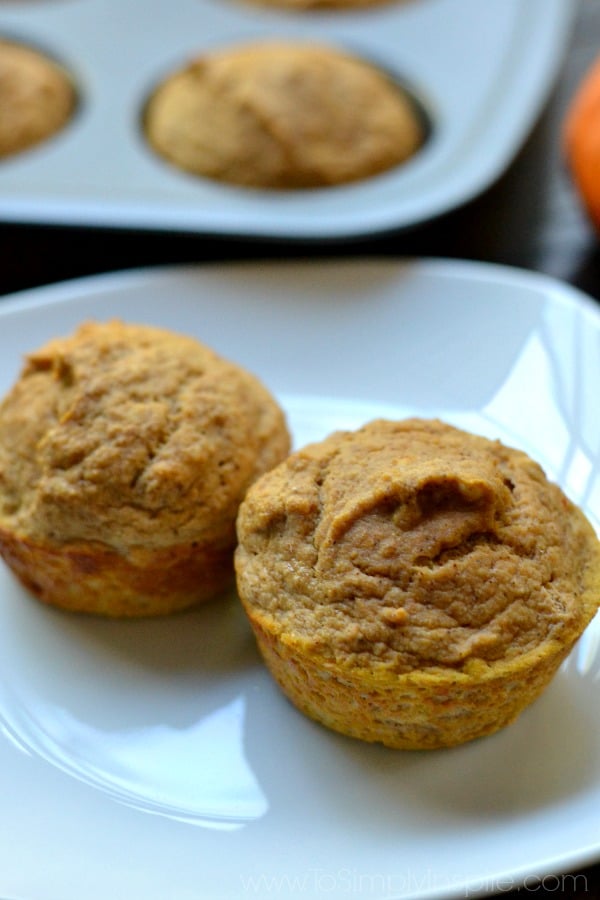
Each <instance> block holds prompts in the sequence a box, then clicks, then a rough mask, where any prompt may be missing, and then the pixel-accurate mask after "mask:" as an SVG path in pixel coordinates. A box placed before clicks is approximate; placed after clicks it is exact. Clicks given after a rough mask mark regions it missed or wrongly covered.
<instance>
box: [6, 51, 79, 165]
mask: <svg viewBox="0 0 600 900" xmlns="http://www.w3.org/2000/svg"><path fill="white" fill-rule="evenodd" d="M75 104H76V96H75V91H74V88H73V85H72V84H71V81H70V79H69V78H68V76H67V74H66V73H65V72H63V70H62V69H61V68H60V66H59V65H57V64H56V63H55V62H54V61H53V60H51V59H49V58H48V57H46V56H44V55H43V54H42V53H40V52H38V51H37V50H34V49H33V48H31V47H26V46H24V45H22V44H16V43H13V42H12V41H6V40H3V39H0V158H1V157H3V156H9V155H10V154H13V153H17V152H19V151H21V150H25V149H26V148H27V147H31V146H33V145H34V144H38V143H39V142H40V141H42V140H44V139H46V138H47V137H49V136H50V135H52V134H54V133H55V132H56V131H58V130H59V129H60V128H62V127H63V125H65V124H66V122H67V121H68V120H69V119H70V117H71V116H72V114H73V111H74V109H75Z"/></svg>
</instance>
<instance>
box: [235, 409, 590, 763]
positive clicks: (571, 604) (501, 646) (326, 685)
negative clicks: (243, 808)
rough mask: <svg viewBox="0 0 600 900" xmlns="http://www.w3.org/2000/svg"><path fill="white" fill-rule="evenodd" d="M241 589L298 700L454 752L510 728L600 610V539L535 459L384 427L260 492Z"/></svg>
mask: <svg viewBox="0 0 600 900" xmlns="http://www.w3.org/2000/svg"><path fill="white" fill-rule="evenodd" d="M238 540H239V546H238V549H237V551H236V572H237V582H238V591H239V595H240V597H241V600H242V603H243V605H244V608H245V610H246V612H247V614H248V617H249V620H250V622H251V624H252V627H253V629H254V632H255V635H256V638H257V641H258V645H259V648H260V650H261V652H262V654H263V656H264V659H265V662H266V664H267V666H268V667H269V669H270V670H271V672H272V674H273V676H274V677H275V679H276V680H277V681H278V683H279V685H280V686H281V688H282V689H283V691H284V692H285V694H286V695H287V696H288V697H289V699H290V700H291V701H292V702H293V703H294V704H295V705H296V706H297V707H298V708H299V709H300V710H302V711H303V712H304V713H306V714H307V715H308V716H310V717H312V718H313V719H316V720H317V721H318V722H321V723H322V724H324V725H326V726H328V727H329V728H332V729H334V730H336V731H340V732H342V733H344V734H346V735H350V736H353V737H356V738H361V739H363V740H365V741H379V742H382V743H383V744H385V745H387V746H389V747H395V748H403V749H425V748H437V747H447V746H451V745H454V744H460V743H462V742H465V741H469V740H472V739H474V738H479V737H482V736H484V735H489V734H491V733H493V732H495V731H497V730H498V729H500V728H502V727H504V726H506V725H508V723H510V722H512V721H513V720H514V719H515V718H516V717H517V716H518V715H519V713H520V712H521V711H522V710H523V709H524V708H525V707H526V706H527V705H528V704H530V703H531V702H532V701H533V700H534V699H535V698H536V697H537V696H538V695H539V694H540V693H541V692H542V690H543V689H544V688H545V687H546V685H547V684H548V683H549V681H550V680H551V678H552V676H553V675H554V673H555V672H556V670H557V668H558V666H559V665H560V663H561V662H562V660H563V659H564V658H565V657H566V655H567V654H568V653H569V651H570V650H571V648H572V647H573V645H574V643H575V642H576V640H577V638H578V637H579V636H580V635H581V633H582V632H583V630H584V629H585V627H586V626H587V624H588V623H589V622H590V620H591V619H592V617H593V616H594V614H595V613H596V610H597V607H598V604H599V602H600V543H599V541H598V539H597V537H596V534H595V532H594V530H593V529H592V526H591V525H590V524H589V522H588V521H587V519H586V518H585V517H584V515H583V513H582V512H581V511H580V510H579V509H578V508H577V507H576V506H574V505H573V504H572V503H571V502H570V501H569V500H568V499H567V497H566V496H565V495H564V493H563V492H562V491H561V490H560V488H559V487H558V486H557V485H555V484H553V483H551V482H550V481H549V480H548V479H547V478H546V477H545V475H544V472H543V471H542V469H541V468H540V466H539V465H538V464H537V463H536V462H534V461H533V460H531V459H530V458H529V457H528V456H527V455H526V454H525V453H523V452H521V451H518V450H515V449H512V448H509V447H506V446H504V445H503V444H502V443H500V442H498V441H490V440H488V439H486V438H483V437H479V436H476V435H472V434H469V433H466V432H464V431H461V430H459V429H456V428H453V427H451V426H449V425H446V424H444V423H442V422H440V421H437V420H432V421H429V420H421V419H408V420H405V421H401V422H392V421H386V420H377V421H373V422H371V423H369V424H368V425H366V426H364V427H363V428H361V429H359V430H358V431H356V432H339V433H335V434H333V435H331V436H330V437H329V438H327V439H326V440H324V441H322V442H321V443H317V444H313V445H310V446H308V447H306V448H304V449H302V450H300V451H298V452H296V453H294V454H292V455H291V456H290V457H289V458H288V459H287V460H286V461H285V462H283V463H282V464H281V465H279V466H277V467H276V468H275V469H274V470H273V471H272V472H271V473H269V474H267V475H265V476H263V477H262V478H261V479H259V480H258V481H257V482H256V484H255V485H254V486H253V487H252V488H251V489H250V491H249V492H248V494H247V496H246V499H245V500H244V502H243V504H242V506H241V508H240V513H239V517H238Z"/></svg>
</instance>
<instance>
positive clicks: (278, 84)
mask: <svg viewBox="0 0 600 900" xmlns="http://www.w3.org/2000/svg"><path fill="white" fill-rule="evenodd" d="M143 124H144V131H145V135H146V138H147V140H148V143H149V145H150V146H151V147H152V148H153V149H154V150H155V151H156V152H157V153H158V154H159V155H160V156H161V157H163V158H164V159H165V160H167V161H168V162H170V163H171V164H172V165H174V166H176V167H178V168H180V169H182V170H184V171H186V172H191V173H193V174H195V175H199V176H204V177H206V178H212V179H216V180H218V181H222V182H229V183H231V184H235V185H242V186H246V187H256V188H275V189H299V188H315V187H328V186H332V185H339V184H346V183H348V182H354V181H358V180H361V179H364V178H368V177H370V176H372V175H376V174H379V173H381V172H384V171H386V170H388V169H391V168H393V167H394V166H398V165H400V164H401V163H404V162H406V161H407V160H408V159H409V158H410V157H412V156H413V155H414V154H415V153H416V152H417V151H418V149H419V148H420V146H421V145H422V143H423V140H424V137H425V126H424V121H423V118H422V116H421V115H420V114H419V111H418V109H417V106H416V104H415V103H414V102H413V100H412V98H411V97H410V96H409V95H408V93H407V92H406V91H405V90H404V89H403V88H402V87H400V85H399V84H397V83H395V82H394V81H393V80H392V79H391V78H390V77H389V76H388V75H387V74H386V73H384V72H383V71H381V70H380V69H378V68H377V67H376V66H375V65H373V64H371V63H368V62H365V61H364V60H362V59H361V58H359V57H356V56H353V55H351V54H349V53H346V52H342V51H340V50H338V49H335V48H333V47H329V46H324V45H319V44H304V43H294V42H289V41H288V42H285V41H265V42H262V43H254V44H246V45H241V46H234V47H228V48H225V49H220V50H215V51H214V52H212V53H206V54H204V55H202V56H199V57H198V58H197V59H195V60H193V61H192V62H190V63H189V64H188V65H186V66H184V67H183V68H182V69H180V70H179V71H177V72H174V73H172V74H171V75H169V76H168V77H166V78H165V79H164V80H163V82H162V83H161V84H159V85H158V86H157V87H156V89H155V90H154V91H153V92H152V95H151V96H150V98H149V101H148V103H147V104H146V107H145V111H144V119H143Z"/></svg>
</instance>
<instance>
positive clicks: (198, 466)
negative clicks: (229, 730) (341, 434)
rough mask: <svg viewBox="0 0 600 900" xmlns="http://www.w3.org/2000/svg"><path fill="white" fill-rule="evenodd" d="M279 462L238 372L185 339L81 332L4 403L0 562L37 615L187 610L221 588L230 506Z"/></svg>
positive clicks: (261, 401) (252, 382) (111, 325)
mask: <svg viewBox="0 0 600 900" xmlns="http://www.w3.org/2000/svg"><path fill="white" fill-rule="evenodd" d="M288 450H289V437H288V431H287V427H286V423H285V419H284V415H283V413H282V411H281V409H280V407H279V406H278V404H277V403H276V401H275V400H274V398H273V397H272V396H271V394H270V393H269V392H268V391H267V389H266V388H265V387H264V386H263V385H262V384H261V383H260V382H259V381H258V380H257V379H256V378H255V377H254V376H253V375H252V374H250V373H249V372H246V371H245V370H244V369H242V368H241V367H239V366H237V365H235V364H234V363H232V362H229V361H227V360H225V359H223V358H221V357H219V356H218V355H217V354H216V353H214V352H213V351H212V350H211V349H209V348H208V347H206V346H204V345H203V344H201V343H199V342H198V341H196V340H195V339H193V338H192V337H187V336H183V335H178V334H174V333H172V332H170V331H166V330H163V329H159V328H153V327H148V326H144V325H134V324H126V323H123V322H120V321H110V322H105V323H97V322H86V323H84V324H83V325H81V326H80V327H79V328H78V329H77V330H76V331H75V333H74V334H72V335H69V336H67V337H63V338H57V339H54V340H52V341H50V342H49V343H47V344H46V345H45V346H43V347H41V348H40V349H39V350H37V351H36V352H33V353H31V354H30V355H29V356H28V357H27V359H26V362H25V365H24V368H23V370H22V372H21V375H20V377H19V378H18V380H17V381H16V383H15V384H14V386H13V387H12V389H11V390H10V391H9V393H8V394H7V395H6V397H5V398H4V400H3V402H2V405H1V406H0V553H1V554H2V556H3V558H4V560H5V561H6V563H7V564H8V565H9V566H10V567H11V568H12V569H13V570H14V572H15V573H16V575H17V576H18V577H19V578H20V579H21V581H22V582H23V583H24V584H25V585H26V586H27V587H28V588H29V589H30V590H31V591H33V593H34V594H36V595H37V596H38V597H39V599H40V600H42V601H44V602H45V603H49V604H53V605H55V606H59V607H63V608H65V609H70V610H80V611H85V612H91V613H101V614H105V615H109V616H143V615H157V614H161V613H169V612H173V611H175V610H178V609H183V608H184V607H188V606H191V605H193V604H196V603H198V602H201V601H203V600H206V599H208V598H210V597H213V596H214V595H216V594H218V593H220V592H222V591H223V590H224V589H225V588H227V587H228V586H230V585H231V584H232V583H233V550H234V546H235V541H236V537H235V517H236V514H237V510H238V506H239V503H240V501H241V500H242V498H243V496H244V494H245V492H246V490H247V488H248V486H249V485H250V484H251V482H252V481H253V480H254V479H255V478H256V477H257V476H258V475H260V474H262V473H263V472H265V471H266V470H267V469H269V468H271V467H272V466H274V465H275V464H276V463H278V462H280V461H281V460H282V459H283V458H284V457H285V455H286V454H287V452H288Z"/></svg>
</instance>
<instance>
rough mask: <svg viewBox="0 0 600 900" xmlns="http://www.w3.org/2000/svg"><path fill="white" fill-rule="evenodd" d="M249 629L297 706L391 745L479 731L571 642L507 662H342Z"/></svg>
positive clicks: (447, 739) (459, 740)
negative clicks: (451, 667)
mask: <svg viewBox="0 0 600 900" xmlns="http://www.w3.org/2000/svg"><path fill="white" fill-rule="evenodd" d="M251 625H252V629H253V631H254V635H255V637H256V640H257V644H258V647H259V650H260V652H261V655H262V657H263V659H264V661H265V664H266V666H267V668H268V669H269V671H270V672H271V675H272V676H273V678H274V679H275V681H276V682H277V683H278V685H279V687H280V688H281V690H282V691H283V693H284V694H285V696H286V697H287V698H288V699H289V700H290V701H291V702H292V703H293V704H294V706H296V707H297V708H298V709H299V710H300V711H301V712H302V713H304V714H305V715H306V716H308V717H309V718H311V719H313V720H314V721H316V722H319V723H320V724H322V725H325V726H326V727H327V728H330V729H332V730H333V731H337V732H340V733H341V734H344V735H346V736H348V737H352V738H358V739H360V740H363V741H367V742H370V743H381V744H383V745H384V746H386V747H390V748H392V749H397V750H435V749H439V748H443V747H452V746H455V745H457V744H463V743H466V742H467V741H472V740H475V739H477V738H482V737H486V736H488V735H491V734H493V733H494V732H496V731H499V730H500V729H502V728H504V727H506V726H507V725H509V724H511V723H512V722H514V721H515V720H516V719H517V717H518V716H519V715H520V713H521V712H523V710H524V709H525V708H526V707H527V706H529V705H530V704H531V703H532V702H533V701H534V700H536V699H537V698H538V697H539V696H540V694H541V693H542V692H543V691H544V689H545V688H546V687H547V686H548V684H549V683H550V681H551V680H552V678H553V677H554V675H555V673H556V671H557V669H558V668H559V666H560V665H561V663H562V662H563V660H564V659H565V658H566V657H567V655H568V654H569V652H570V650H571V649H572V646H573V644H574V643H575V641H573V643H572V644H568V645H564V644H559V643H557V642H547V643H546V644H545V645H544V647H543V648H541V649H540V650H536V651H532V652H531V653H528V654H525V655H524V656H523V657H521V658H519V659H518V660H513V661H512V662H499V663H497V664H486V663H483V662H482V661H480V660H477V661H472V663H471V664H470V666H469V667H468V669H467V671H459V670H456V671H447V670H444V669H431V670H428V671H418V672H416V671H415V672H410V673H402V674H398V673H394V672H393V671H390V670H388V669H384V668H381V669H379V670H377V669H369V670H366V669H353V670H352V671H348V670H345V669H344V668H343V667H341V666H336V665H335V663H333V662H331V661H329V660H323V659H320V658H318V657H316V656H311V655H310V653H307V652H306V649H305V648H304V647H302V645H301V644H300V643H299V642H296V641H294V640H293V639H290V638H289V637H288V638H286V637H285V636H282V637H278V636H275V635H273V634H272V633H270V632H269V630H268V629H267V628H265V627H264V626H263V625H262V624H261V623H260V622H259V621H258V620H257V619H256V617H253V618H252V619H251Z"/></svg>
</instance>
